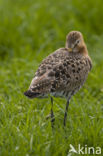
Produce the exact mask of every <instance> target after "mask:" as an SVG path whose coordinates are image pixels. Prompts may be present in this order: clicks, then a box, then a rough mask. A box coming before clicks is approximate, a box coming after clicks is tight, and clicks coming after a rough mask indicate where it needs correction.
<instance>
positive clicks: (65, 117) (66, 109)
mask: <svg viewBox="0 0 103 156" xmlns="http://www.w3.org/2000/svg"><path fill="white" fill-rule="evenodd" d="M69 101H70V98H69V99H68V100H67V103H66V108H65V114H64V126H66V119H67V112H68V106H69Z"/></svg>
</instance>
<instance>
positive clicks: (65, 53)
mask: <svg viewBox="0 0 103 156" xmlns="http://www.w3.org/2000/svg"><path fill="white" fill-rule="evenodd" d="M91 67H92V62H91V59H90V57H89V55H88V51H87V47H86V45H85V43H84V40H83V36H82V34H81V33H80V32H78V31H72V32H70V33H69V34H68V35H67V38H66V47H65V48H60V49H58V50H56V51H55V52H54V53H52V54H50V55H49V56H48V57H46V58H45V59H44V60H43V61H42V63H41V64H40V66H39V68H38V70H37V72H36V73H35V76H34V78H33V80H32V82H31V84H30V87H29V89H28V91H26V92H25V95H26V96H28V97H29V98H34V97H47V96H48V94H50V95H51V96H55V97H65V98H66V99H67V106H66V112H65V117H64V125H65V121H66V116H67V109H68V105H69V100H70V98H71V96H73V95H74V94H75V93H76V92H77V91H78V90H79V89H80V88H81V87H82V85H83V84H84V82H85V80H86V78H87V76H88V73H89V71H90V70H91Z"/></svg>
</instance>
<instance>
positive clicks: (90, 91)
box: [0, 0, 103, 156]
mask: <svg viewBox="0 0 103 156" xmlns="http://www.w3.org/2000/svg"><path fill="white" fill-rule="evenodd" d="M102 19H103V5H102V0H99V1H96V0H91V1H86V0H82V1H80V0H79V1H75V0H72V1H67V0H64V1H62V0H60V1H57V0H55V1H54V0H52V1H47V0H43V1H42V0H38V1H34V0H25V1H24V0H18V1H16V0H13V1H12V0H8V1H3V0H0V82H1V83H0V156H19V155H20V156H21V155H22V156H34V155H36V156H54V155H55V156H59V155H60V156H61V155H62V156H66V155H68V152H69V144H72V145H73V146H74V147H76V148H77V146H78V144H81V146H85V145H88V146H93V147H97V146H99V147H101V148H102V149H103V82H102V80H103V43H102V41H103V22H102ZM71 30H79V31H81V32H82V33H83V35H84V38H85V41H86V43H87V46H88V50H89V54H90V56H91V58H92V60H93V69H92V71H91V73H90V74H89V76H88V79H87V81H86V83H85V85H84V87H83V88H82V89H81V90H80V91H79V92H78V93H77V94H76V95H75V96H74V97H73V98H72V100H71V102H70V107H69V111H68V118H67V126H66V129H65V130H64V128H63V116H64V110H65V102H66V101H65V100H64V99H59V98H58V99H56V98H55V99H54V112H55V117H56V121H55V129H54V131H52V129H51V124H50V120H48V121H47V120H45V117H46V115H48V113H49V112H50V107H51V105H50V99H34V100H29V99H27V98H26V97H24V95H23V92H24V91H25V90H26V89H27V88H28V86H29V84H30V81H31V79H32V77H33V76H34V73H35V71H36V69H37V67H38V65H39V63H40V62H41V60H42V59H43V58H45V57H46V56H47V55H48V54H50V53H51V52H53V51H54V50H56V49H57V48H59V47H63V46H64V45H65V36H66V35H67V33H68V32H69V31H71ZM102 153H103V151H102ZM72 155H73V156H74V155H76V154H72ZM87 155H88V154H87ZM102 155H103V154H101V156H102Z"/></svg>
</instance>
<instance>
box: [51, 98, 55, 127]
mask: <svg viewBox="0 0 103 156" xmlns="http://www.w3.org/2000/svg"><path fill="white" fill-rule="evenodd" d="M54 121H55V117H54V113H53V98H52V97H51V126H52V127H54Z"/></svg>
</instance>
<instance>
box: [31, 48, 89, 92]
mask: <svg viewBox="0 0 103 156" xmlns="http://www.w3.org/2000/svg"><path fill="white" fill-rule="evenodd" d="M57 55H58V57H57ZM49 67H50V69H49ZM89 68H90V63H89V61H88V59H87V58H82V57H76V55H73V54H72V53H68V52H67V51H65V50H64V49H63V50H62V49H60V50H59V51H58V52H55V53H53V54H52V55H49V56H48V57H47V58H46V59H45V60H44V61H43V62H42V63H41V65H40V66H39V69H38V70H37V72H36V74H35V77H34V78H33V80H32V82H31V85H30V88H29V89H31V90H32V91H34V92H39V93H42V92H44V93H49V92H56V91H62V90H66V89H67V90H68V89H71V87H72V88H75V86H76V87H79V86H80V84H81V83H82V82H84V80H85V78H86V77H87V75H88V72H89V70H90V69H89Z"/></svg>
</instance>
